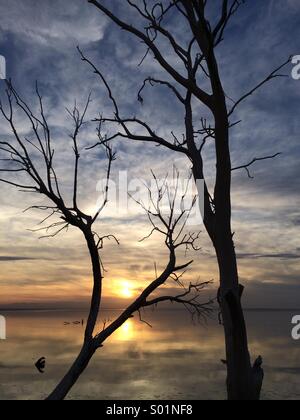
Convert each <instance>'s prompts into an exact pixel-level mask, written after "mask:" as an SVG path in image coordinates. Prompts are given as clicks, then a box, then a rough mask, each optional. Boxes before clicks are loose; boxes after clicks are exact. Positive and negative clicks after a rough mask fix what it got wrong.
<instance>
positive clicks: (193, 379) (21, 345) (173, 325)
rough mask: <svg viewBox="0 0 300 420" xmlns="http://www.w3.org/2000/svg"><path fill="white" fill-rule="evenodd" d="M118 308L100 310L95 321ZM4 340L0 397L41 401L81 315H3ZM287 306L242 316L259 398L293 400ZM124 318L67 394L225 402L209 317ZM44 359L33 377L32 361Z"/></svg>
mask: <svg viewBox="0 0 300 420" xmlns="http://www.w3.org/2000/svg"><path fill="white" fill-rule="evenodd" d="M117 313H118V311H103V313H102V319H101V320H100V321H99V329H102V326H101V325H102V322H103V320H106V321H108V322H109V320H112V319H114V317H115V316H116V315H117ZM2 315H5V316H6V318H7V340H6V341H0V399H1V400H6V399H20V400H32V399H41V398H45V397H46V396H47V395H48V393H50V392H51V391H52V389H53V387H54V386H55V384H56V383H57V382H58V381H59V380H60V379H61V378H62V376H63V375H64V373H65V372H66V370H67V369H68V367H69V366H70V365H71V363H72V361H73V360H74V358H75V356H76V354H77V353H78V350H79V348H80V344H81V341H82V335H83V327H82V326H81V325H73V324H71V325H64V322H71V323H72V322H73V321H77V320H78V321H79V320H81V319H82V318H85V317H86V314H85V313H84V312H77V313H76V312H70V311H69V312H62V311H56V312H43V311H40V312H18V313H13V312H10V313H3V314H2ZM293 315H296V313H294V312H293V313H292V312H287V311H249V312H247V313H246V317H247V322H248V331H249V337H250V348H251V353H252V355H253V357H254V356H258V355H260V354H261V355H262V356H263V357H264V361H265V362H264V368H265V374H266V377H265V382H264V390H263V395H262V396H263V399H267V400H278V399H284V400H287V399H293V400H298V399H300V341H294V340H292V338H291V328H292V326H291V319H292V316H293ZM144 318H145V319H146V320H147V321H148V322H150V323H151V325H152V328H150V327H149V326H147V325H146V324H144V323H141V322H140V321H139V319H138V317H135V318H133V319H131V320H130V321H128V322H127V323H126V324H125V325H124V326H123V327H122V328H121V329H120V330H119V331H118V332H117V333H116V334H115V335H114V336H113V337H111V338H110V339H109V340H108V341H107V342H106V344H105V346H104V347H103V349H101V350H99V351H98V353H96V355H95V357H94V359H93V361H92V362H91V364H90V365H89V367H88V369H87V370H86V372H85V373H84V374H83V375H82V377H81V378H80V380H79V382H78V384H77V385H76V386H75V387H74V389H73V390H72V392H71V393H70V395H69V397H68V398H69V399H100V400H105V399H166V400H176V399H200V400H207V399H225V397H226V396H225V380H226V372H225V369H224V365H222V363H221V362H220V359H223V358H224V357H225V356H224V349H223V347H224V344H223V331H222V328H221V327H220V326H219V325H218V322H217V319H212V320H210V321H209V322H208V325H199V324H196V325H195V324H193V323H192V322H191V319H190V317H189V315H188V314H187V313H186V312H185V311H181V310H178V311H167V310H155V312H153V311H151V310H149V311H147V312H146V314H145V315H144ZM42 356H45V357H46V358H47V366H46V372H45V373H44V374H39V373H38V372H37V370H36V369H35V367H34V363H35V361H36V360H37V359H38V358H40V357H42Z"/></svg>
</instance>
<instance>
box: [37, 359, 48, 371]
mask: <svg viewBox="0 0 300 420" xmlns="http://www.w3.org/2000/svg"><path fill="white" fill-rule="evenodd" d="M35 367H36V368H37V370H38V371H39V372H40V373H44V372H45V367H46V359H45V357H41V358H40V359H39V360H38V361H37V362H36V364H35Z"/></svg>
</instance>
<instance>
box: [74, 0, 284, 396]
mask: <svg viewBox="0 0 300 420" xmlns="http://www.w3.org/2000/svg"><path fill="white" fill-rule="evenodd" d="M88 2H89V3H91V4H92V5H93V6H95V7H96V8H97V9H98V10H99V11H100V12H101V13H102V14H104V15H105V16H106V17H108V18H109V19H110V20H111V21H112V22H114V23H115V24H116V25H117V26H118V27H119V28H121V29H122V30H124V31H126V32H128V33H129V34H132V35H133V36H134V37H135V38H136V39H137V40H138V41H140V42H142V43H143V44H144V45H145V48H146V51H145V56H144V57H143V59H142V62H144V61H145V58H146V57H147V56H148V55H150V54H152V56H153V59H154V60H155V61H156V62H157V63H158V64H159V65H160V66H161V68H162V69H163V70H164V71H165V73H166V76H167V77H166V80H162V79H157V78H154V77H148V78H147V79H146V80H145V81H144V83H143V86H142V88H141V90H140V91H139V94H138V100H139V101H140V102H141V103H143V102H144V97H143V94H144V92H145V89H146V87H147V86H149V85H150V86H152V87H153V86H158V87H160V88H167V89H170V91H171V92H172V93H173V94H174V97H175V99H176V100H177V101H178V102H179V103H180V104H181V106H182V112H183V121H184V126H185V133H184V136H183V138H178V137H177V136H176V135H175V134H174V133H173V132H172V133H171V134H170V138H163V137H161V136H159V135H158V134H157V133H156V130H155V128H154V127H152V126H151V123H148V122H146V121H145V120H140V119H138V118H137V117H126V116H125V117H124V116H122V115H121V111H120V108H119V106H118V102H117V100H116V98H115V97H114V96H113V93H112V90H111V88H110V87H109V85H108V83H107V82H106V80H105V78H104V76H103V74H102V73H101V71H100V70H99V69H98V68H97V67H96V66H95V65H94V64H93V63H92V62H91V61H90V60H89V59H88V58H86V56H84V55H83V53H82V52H80V53H81V56H82V59H83V61H86V62H88V63H89V64H90V65H91V66H92V68H93V70H94V71H95V73H96V74H98V75H99V76H100V77H101V80H102V82H103V83H104V84H105V86H106V88H107V90H108V93H109V96H110V98H111V100H112V103H113V107H114V116H113V117H111V118H104V117H103V118H102V119H101V122H102V123H103V122H106V123H112V124H116V125H117V126H118V127H119V131H117V132H116V133H115V134H114V135H112V136H111V137H110V139H114V138H116V137H121V138H127V139H131V140H134V141H143V142H152V143H155V144H156V145H158V146H164V147H166V148H168V149H170V150H172V151H175V152H178V153H181V154H183V155H185V156H187V158H188V160H189V161H190V162H191V164H192V170H193V175H194V178H195V180H198V179H204V178H205V177H204V170H203V167H204V161H203V151H204V148H205V145H206V144H207V142H208V141H212V142H213V143H214V145H215V157H216V166H217V170H216V178H215V185H214V191H213V192H210V191H209V189H208V186H207V182H206V180H205V196H204V200H205V206H204V207H205V214H204V224H205V227H206V231H207V233H208V235H209V237H210V239H211V241H212V244H213V246H214V248H215V251H216V256H217V261H218V265H219V272H220V289H219V293H218V296H219V304H220V307H221V313H222V319H223V325H224V331H225V341H226V358H227V360H226V364H227V391H228V398H229V399H230V400H256V399H259V398H260V392H261V386H262V382H263V370H262V368H261V365H262V358H261V357H259V358H258V359H257V360H256V362H255V364H254V366H252V365H251V358H250V354H249V350H248V339H247V331H246V325H245V320H244V315H243V310H242V304H241V297H242V293H243V290H244V287H243V286H242V285H241V284H240V283H239V275H238V267H237V258H236V252H235V246H234V242H233V232H232V228H231V176H232V171H234V170H239V169H245V170H246V171H247V173H248V175H249V177H251V173H250V169H249V168H250V166H251V165H253V164H254V163H255V162H257V161H261V160H265V159H270V158H275V157H276V156H277V155H278V154H275V155H272V156H265V157H260V158H256V159H253V160H251V161H250V162H249V163H248V164H243V165H239V166H238V167H236V168H234V167H232V164H231V153H230V146H229V137H230V129H231V128H232V127H233V126H236V125H237V124H238V122H236V121H234V120H233V121H232V120H231V119H232V117H233V115H234V113H235V111H236V109H237V108H238V106H239V105H241V104H242V103H243V102H244V101H245V100H246V99H247V98H249V97H250V96H251V95H252V94H253V93H254V92H255V91H257V90H258V89H260V88H261V87H262V86H263V85H265V84H266V83H268V82H269V81H271V80H273V79H275V78H277V77H281V76H282V75H281V74H280V71H281V69H282V68H283V67H284V66H285V65H287V64H288V63H289V61H290V59H289V60H287V61H286V62H284V63H283V64H282V65H280V66H279V67H278V68H277V69H276V70H275V71H272V72H271V73H270V74H269V75H268V76H267V77H266V78H265V79H264V80H262V81H261V82H259V83H258V84H257V85H256V86H254V87H253V88H252V89H251V90H249V91H248V92H247V93H245V94H244V95H243V96H242V97H241V98H240V99H238V100H236V101H234V103H233V104H232V103H231V105H229V104H228V101H227V96H226V94H225V91H224V87H223V83H222V80H221V77H220V72H219V63H218V60H217V58H216V54H215V51H216V49H217V47H219V45H220V44H221V43H222V41H223V39H224V35H225V32H226V29H227V27H228V25H229V23H230V21H231V19H232V18H233V17H234V16H235V15H236V13H237V11H238V9H239V7H240V6H241V4H242V3H244V1H242V0H220V1H219V2H218V5H217V7H218V8H219V16H218V19H217V20H216V22H215V21H214V19H210V18H209V16H210V14H209V11H208V8H209V6H210V5H211V3H210V2H209V1H207V0H169V1H167V0H166V1H160V2H159V1H154V0H126V2H124V3H123V7H125V9H126V8H127V11H128V13H126V12H125V13H123V15H122V16H121V17H119V16H118V14H117V13H116V9H115V8H114V7H113V6H112V5H111V4H109V5H108V2H106V1H103V0H88ZM134 13H135V14H134ZM124 15H125V17H124ZM170 16H171V20H169V21H168V18H169V17H170ZM175 20H176V27H180V25H182V27H183V28H185V34H186V36H189V39H186V38H185V39H179V37H178V36H177V35H176V28H174V25H173V24H172V23H170V22H173V23H174V21H175ZM166 43H168V45H169V48H168V50H167V51H166V48H165V45H166ZM172 53H173V60H172V62H175V61H176V62H177V64H178V65H176V67H175V66H174V65H172V64H171V60H170V58H169V57H170V54H172ZM180 66H181V70H180V69H179V68H180ZM204 79H205V80H208V81H209V84H210V90H211V92H207V91H206V90H205V89H203V88H202V87H201V84H203V85H206V84H205V83H204ZM197 103H200V104H201V106H202V109H203V107H204V108H205V109H206V110H207V111H208V112H209V114H210V116H211V120H212V122H208V121H207V119H205V118H202V119H200V120H197V121H195V119H196V118H195V114H196V111H195V110H194V105H195V104H197ZM196 126H198V127H197V128H196Z"/></svg>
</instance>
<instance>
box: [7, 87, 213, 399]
mask: <svg viewBox="0 0 300 420" xmlns="http://www.w3.org/2000/svg"><path fill="white" fill-rule="evenodd" d="M36 95H37V98H38V101H39V114H38V115H36V114H35V113H33V111H32V110H31V108H30V107H29V106H28V105H27V104H26V103H25V102H24V100H23V99H22V98H21V97H20V95H19V94H18V93H17V92H16V90H15V89H14V87H13V86H12V84H11V83H10V82H8V83H7V89H6V97H7V106H4V105H3V103H2V102H0V113H1V114H2V116H3V117H4V120H5V121H6V123H7V124H8V126H9V127H10V129H11V131H12V134H13V136H10V137H9V139H8V140H6V141H0V152H1V154H2V155H4V158H3V159H1V161H2V162H3V167H2V168H1V169H0V172H1V173H4V174H6V178H1V179H0V182H2V183H6V184H9V185H12V186H14V187H16V188H18V189H20V190H21V191H23V192H30V193H36V194H40V195H42V196H44V197H46V198H47V200H48V201H49V203H50V204H46V205H45V204H43V205H35V206H32V207H30V209H32V210H40V211H43V212H47V216H46V217H45V218H44V220H43V221H42V223H44V222H49V219H51V218H52V217H55V216H56V217H59V221H55V222H53V223H50V224H49V225H47V226H45V227H42V228H39V229H37V231H45V232H46V233H45V236H43V237H55V236H57V235H58V234H59V233H61V232H63V231H66V230H67V229H68V227H69V226H73V227H75V228H77V229H79V230H80V231H81V233H82V234H83V237H84V238H85V241H86V245H87V247H88V250H89V254H90V258H91V264H92V272H93V292H92V297H91V303H90V310H89V315H88V320H87V325H86V328H85V334H84V341H83V345H82V348H81V350H80V353H79V355H78V357H77V359H76V360H75V362H74V363H73V365H72V366H71V368H70V369H69V371H68V372H67V374H66V375H65V376H64V377H63V379H62V380H61V382H60V383H59V384H58V385H57V387H55V389H54V391H53V392H52V393H51V394H50V395H49V397H48V399H49V400H62V399H64V398H65V397H66V395H67V394H68V392H69V391H70V390H71V388H72V387H73V385H74V384H75V383H76V381H77V380H78V378H79V377H80V375H81V374H82V372H83V371H84V370H85V368H86V367H87V366H88V364H89V362H90V360H91V358H92V357H93V355H94V353H95V352H96V351H97V350H98V349H99V348H101V347H103V344H104V342H105V341H106V340H107V338H108V337H110V336H111V335H112V334H113V333H114V332H115V331H116V330H117V329H118V328H120V327H121V326H122V325H123V324H124V323H125V322H126V321H127V320H128V319H130V318H132V317H133V316H134V313H136V312H137V313H139V316H140V320H141V321H142V317H141V309H143V308H146V307H149V306H153V305H157V304H159V303H161V302H166V301H169V302H173V303H179V304H182V305H184V306H185V307H186V308H187V309H188V310H189V311H190V312H191V314H192V315H193V316H198V317H205V316H206V315H207V314H209V312H210V311H211V304H212V302H207V303H202V302H200V300H199V292H200V291H201V290H202V289H203V288H204V287H205V286H206V285H207V284H208V283H209V282H205V283H196V284H190V285H189V287H188V288H185V287H184V286H183V284H182V282H181V278H182V275H183V273H182V271H183V272H184V271H185V270H186V269H187V268H188V267H189V266H190V265H191V264H192V262H193V261H188V262H185V263H182V264H178V263H177V256H176V254H177V251H178V249H180V248H182V247H185V248H186V247H192V248H193V249H195V250H196V249H197V246H196V242H197V240H198V235H197V234H186V233H185V227H186V224H187V220H188V218H189V215H190V213H191V211H192V209H193V207H194V205H195V199H194V200H192V204H191V206H190V207H188V208H185V207H184V202H185V197H186V193H187V191H186V193H185V194H184V195H183V197H182V198H181V211H180V213H179V214H177V213H176V211H175V203H176V197H177V192H178V182H179V177H177V186H175V192H172V191H171V190H170V189H169V187H168V185H167V184H166V183H164V184H163V185H159V183H158V182H157V183H156V185H157V191H156V192H157V194H156V195H153V192H152V191H151V190H149V198H150V203H151V206H150V208H145V207H144V208H145V211H146V212H147V214H148V218H149V221H150V222H151V225H152V228H153V229H152V231H151V234H152V233H153V232H154V231H157V232H159V233H160V234H161V235H162V236H163V237H164V239H165V245H166V247H167V249H168V254H169V258H168V261H167V263H166V267H165V269H164V270H163V272H162V273H161V274H160V275H159V276H158V277H157V278H156V279H155V280H153V281H152V282H151V283H150V284H149V285H148V286H147V287H146V288H145V289H144V290H143V292H142V293H141V294H140V295H139V296H138V297H137V299H136V300H134V301H133V302H132V303H131V304H130V305H129V306H128V308H127V309H126V310H124V311H123V312H122V313H121V314H120V315H119V316H118V317H117V318H116V319H115V320H114V321H113V322H112V323H111V324H109V325H106V324H105V325H104V327H103V330H102V331H100V332H97V331H95V330H96V324H97V320H98V317H99V309H100V304H101V299H102V285H103V270H102V264H101V257H100V251H101V249H102V248H103V245H104V241H105V240H106V239H114V240H115V241H116V242H117V243H118V240H117V238H116V237H115V236H113V235H109V236H100V235H99V234H98V233H96V232H95V231H94V227H93V226H94V224H95V222H96V221H97V220H98V218H99V216H100V214H101V212H102V211H103V210H104V208H105V206H106V205H107V203H108V193H109V179H110V176H111V170H112V164H113V162H114V160H115V158H116V156H115V153H114V151H113V149H112V147H111V146H110V144H109V142H105V143H104V144H103V147H104V152H105V154H106V157H107V162H108V164H107V172H106V186H105V190H104V197H103V202H102V204H101V205H100V206H99V209H98V210H97V211H96V213H95V214H94V215H87V214H85V213H84V212H83V211H82V210H81V209H80V207H79V205H78V185H79V181H80V174H79V161H80V158H81V154H80V149H81V147H80V146H79V143H78V141H79V136H80V135H81V131H82V127H83V126H84V125H85V124H86V121H85V117H86V113H87V111H88V106H89V103H90V98H89V99H88V101H87V103H86V106H85V108H84V110H83V112H80V111H79V109H78V107H77V106H76V105H75V107H74V109H73V110H71V111H68V114H69V115H70V116H71V118H72V120H73V125H74V129H73V131H72V134H71V135H70V137H71V139H72V143H73V151H74V177H73V188H72V197H71V200H70V198H69V197H68V195H67V194H63V193H62V185H61V182H60V180H59V177H58V176H57V172H56V169H55V149H54V146H53V141H52V137H51V129H50V127H49V125H48V122H47V118H46V116H45V112H44V106H43V100H42V97H41V95H40V92H39V90H38V87H37V88H36ZM20 112H21V113H23V114H24V115H25V117H26V119H27V121H28V122H29V123H30V125H31V132H30V138H29V137H26V136H23V135H22V134H21V133H20V131H19V129H18V127H17V122H16V120H17V118H18V115H19V113H20ZM97 135H98V137H99V141H100V140H101V141H102V139H103V135H102V134H101V126H100V125H99V126H98V128H97ZM20 174H21V175H22V176H21V177H20ZM7 177H8V179H7ZM155 179H156V178H155ZM165 194H167V197H169V213H168V214H167V215H165V214H164V213H163V211H162V200H163V197H164V196H165ZM69 201H71V204H68V202H69ZM140 204H141V205H142V203H140ZM28 210H29V209H28ZM149 236H150V235H149ZM169 279H171V280H173V281H174V282H176V286H177V287H178V286H181V287H184V290H183V291H182V292H181V293H179V294H178V295H175V296H156V297H154V296H152V294H153V292H155V291H156V290H157V289H158V288H159V287H160V286H162V285H163V284H164V283H166V282H167V281H168V280H169Z"/></svg>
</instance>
